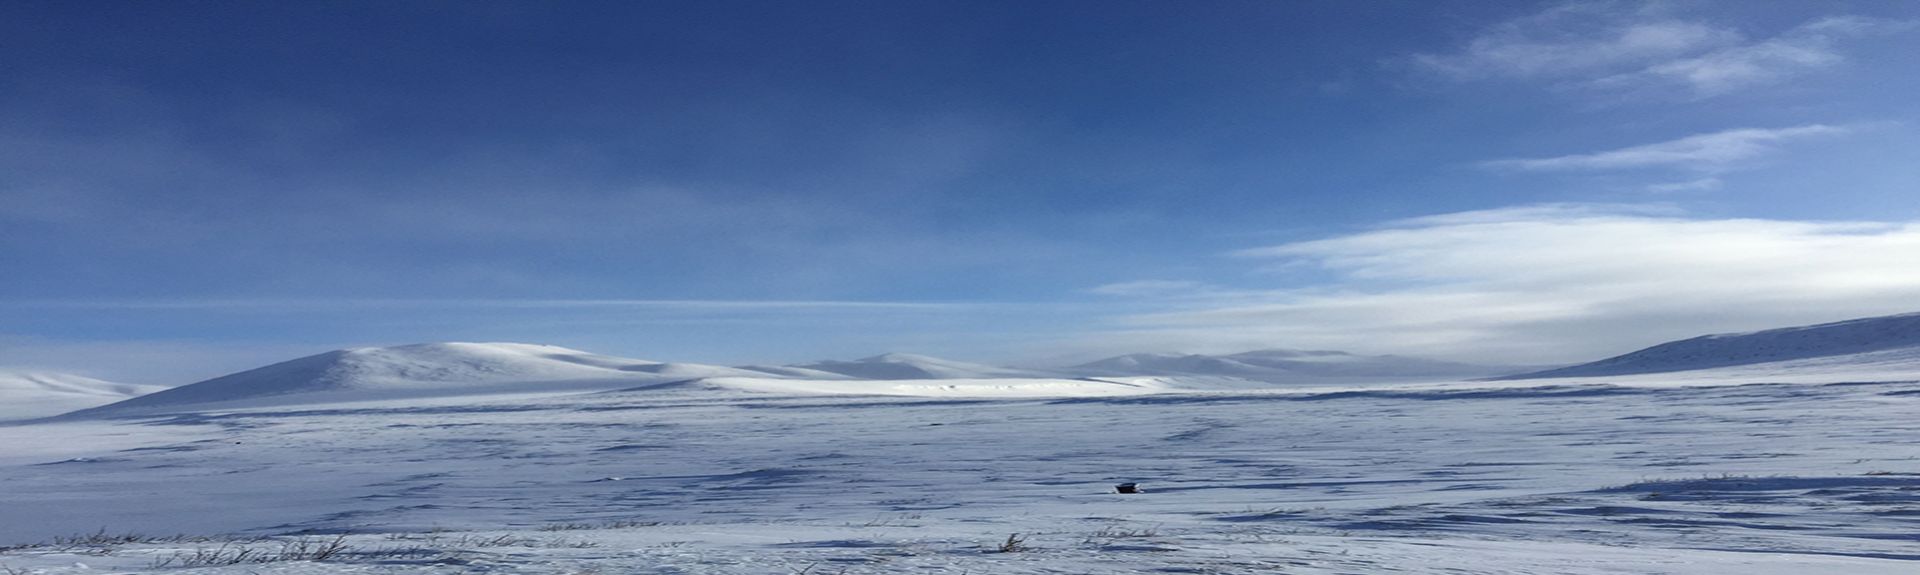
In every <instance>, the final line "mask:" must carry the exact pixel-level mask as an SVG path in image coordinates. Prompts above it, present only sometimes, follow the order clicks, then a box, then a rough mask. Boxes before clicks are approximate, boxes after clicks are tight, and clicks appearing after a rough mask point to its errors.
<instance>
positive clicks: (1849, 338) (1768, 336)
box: [1494, 313, 1920, 380]
mask: <svg viewBox="0 0 1920 575" xmlns="http://www.w3.org/2000/svg"><path fill="white" fill-rule="evenodd" d="M1911 347H1920V313H1907V314H1899V315H1890V316H1880V317H1870V318H1861V319H1851V320H1846V321H1837V322H1832V323H1822V324H1815V325H1806V326H1796V327H1784V328H1777V329H1768V330H1762V331H1754V332H1746V333H1723V334H1713V335H1703V336H1700V337H1695V338H1690V339H1683V340H1678V341H1671V342H1667V343H1663V344H1660V345H1656V346H1653V347H1649V348H1646V349H1642V350H1639V351H1635V352H1632V353H1627V354H1624V355H1618V356H1614V357H1610V358H1607V359H1602V360H1600V361H1595V362H1591V363H1583V364H1580V365H1574V366H1569V367H1562V368H1558V369H1549V370H1545V371H1536V372H1531V373H1522V374H1518V375H1509V376H1505V377H1499V378H1494V379H1499V380H1514V379H1538V378H1548V377H1595V376H1613V375H1633V374H1641V373H1663V372H1670V371H1690V370H1697V369H1712V368H1718V367H1733V366H1740V365H1750V364H1759V363H1771V362H1778V361H1791V360H1800V359H1811V358H1819V357H1831V356H1843V355H1854V354H1866V353H1874V352H1882V351H1887V350H1893V349H1901V348H1911Z"/></svg>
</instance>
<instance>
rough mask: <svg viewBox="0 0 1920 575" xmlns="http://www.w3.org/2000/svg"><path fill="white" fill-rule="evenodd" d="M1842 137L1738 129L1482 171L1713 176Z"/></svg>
mask: <svg viewBox="0 0 1920 575" xmlns="http://www.w3.org/2000/svg"><path fill="white" fill-rule="evenodd" d="M1848 131H1849V130H1848V129H1847V128H1843V127H1838V126H1827V125H1822V124H1811V125H1806V126H1795V127H1791V128H1778V129H1761V128H1742V129H1737V130H1726V131H1721V132H1713V133H1709V134H1695V135H1692V136H1687V137H1684V138H1680V139H1677V140H1669V141H1665V142H1658V143H1653V144H1643V145H1639V146H1630V147H1626V148H1620V149H1617V150H1608V151H1604V152H1595V153H1591V154H1573V155H1567V156H1555V157H1549V158H1514V159H1505V160H1493V161H1490V162H1486V163H1485V164H1483V165H1485V166H1487V167H1491V168H1511V169H1517V170H1527V171H1594V170H1619V169H1633V168H1685V169H1693V170H1700V171H1707V172H1714V171H1720V170H1724V169H1726V168H1728V167H1730V166H1733V165H1734V164H1737V163H1739V162H1742V161H1745V160H1749V159H1752V158H1754V157H1757V156H1760V155H1762V154H1765V153H1767V152H1769V151H1771V150H1773V149H1774V144H1778V143H1780V142H1785V141H1788V140H1794V139H1800V138H1806V137H1812V136H1826V135H1838V134H1845V133H1847V132H1848Z"/></svg>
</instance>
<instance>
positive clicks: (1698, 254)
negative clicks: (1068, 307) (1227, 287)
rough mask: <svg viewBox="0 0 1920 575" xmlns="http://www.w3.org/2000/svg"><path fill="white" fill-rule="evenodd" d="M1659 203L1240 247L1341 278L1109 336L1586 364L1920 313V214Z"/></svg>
mask: <svg viewBox="0 0 1920 575" xmlns="http://www.w3.org/2000/svg"><path fill="white" fill-rule="evenodd" d="M1663 211H1664V210H1660V209H1653V210H1647V209H1640V208H1628V209H1616V208H1612V207H1606V206H1567V205H1548V206H1528V207H1520V208H1511V209H1500V210H1488V211H1479V212H1466V213H1461V214H1448V215H1444V216H1438V217H1432V218H1421V219H1416V220H1407V221H1403V222H1399V223H1396V224H1394V225H1391V226H1388V227H1385V228H1381V229H1377V230H1373V231H1368V232H1363V233H1357V234H1352V235H1347V236H1340V237H1334V238H1328V239H1323V240H1316V241H1307V242H1298V243H1290V244H1283V245H1278V246H1271V247H1266V248H1259V249H1254V250H1247V251H1244V252H1241V253H1239V254H1237V255H1240V256H1242V257H1247V258H1255V259H1260V260H1266V261H1276V262H1288V263H1299V262H1306V263H1310V264H1312V265H1317V266H1320V267H1322V268H1324V269H1326V270H1328V271H1330V272H1332V273H1334V274H1336V277H1337V280H1336V281H1334V282H1333V283H1331V284H1329V285H1326V286H1324V287H1318V288H1311V289H1299V290H1280V291H1269V292H1265V293H1264V294H1263V295H1262V296H1261V297H1259V298H1257V299H1258V301H1253V300H1252V298H1249V297H1248V296H1247V295H1246V294H1244V293H1242V294H1236V295H1235V296H1234V297H1232V298H1231V299H1228V300H1212V301H1202V302H1196V301H1180V302H1178V303H1177V304H1176V305H1177V306H1178V307H1177V309H1176V310H1175V311H1167V312H1160V313H1151V314H1142V315H1135V316H1131V317H1129V318H1127V319H1126V321H1125V325H1126V328H1125V329H1122V330H1119V333H1111V334H1103V335H1102V337H1105V338H1108V339H1109V340H1110V341H1122V342H1128V343H1129V345H1134V346H1140V347H1142V348H1144V349H1152V348H1156V347H1157V348H1167V349H1218V348H1221V347H1238V348H1241V349H1245V348H1249V347H1258V346H1283V347H1301V348H1332V349H1349V350H1354V351H1363V352H1390V353H1405V354H1411V355H1424V356H1433V357H1448V358H1455V359H1464V360H1474V361H1494V362H1522V363H1543V362H1574V361H1585V360H1592V359H1598V358H1600V357H1603V356H1607V355H1612V354H1617V353H1623V352H1626V351H1631V350H1633V349H1636V348H1639V347H1643V346H1646V345H1652V344H1655V343H1659V342H1662V341H1666V340H1671V339H1676V338H1681V337H1688V336H1693V335H1699V334H1701V333H1706V332H1716V331H1737V330H1750V329H1760V328H1767V327H1778V326H1786V325H1796V324H1803V323H1813V322H1819V321H1830V320H1838V319H1845V318H1850V317H1864V316H1872V315H1882V314H1890V313H1899V312H1907V311H1916V310H1920V222H1912V223H1878V222H1801V221H1783V220H1758V219H1708V218H1697V217H1686V216H1679V215H1661V212H1663ZM1255 342H1258V345H1255Z"/></svg>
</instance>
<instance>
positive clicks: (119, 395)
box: [0, 371, 166, 421]
mask: <svg viewBox="0 0 1920 575" xmlns="http://www.w3.org/2000/svg"><path fill="white" fill-rule="evenodd" d="M162 389H166V388H165V387H162V386H158V385H138V384H131V383H113V382H107V381H101V380H98V379H93V378H90V377H81V376H78V375H71V374H65V373H50V372H37V371H0V421H12V420H21V419H34V418H39V417H48V416H53V415H59V414H62V413H66V412H69V411H73V410H76V409H86V408H89V407H94V406H99V405H106V404H109V403H113V402H116V401H121V400H124V399H127V398H130V397H134V396H137V395H144V394H148V393H153V392H156V391H160V390H162Z"/></svg>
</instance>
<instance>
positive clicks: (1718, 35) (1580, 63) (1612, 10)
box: [1411, 4, 1742, 80]
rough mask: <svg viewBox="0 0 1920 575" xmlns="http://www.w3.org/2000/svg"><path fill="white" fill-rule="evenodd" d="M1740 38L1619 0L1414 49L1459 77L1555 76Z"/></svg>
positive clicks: (1425, 61)
mask: <svg viewBox="0 0 1920 575" xmlns="http://www.w3.org/2000/svg"><path fill="white" fill-rule="evenodd" d="M1741 40H1742V37H1741V35H1740V34H1739V33H1738V32H1736V31H1733V30H1729V29H1725V28H1719V27H1714V26H1709V25H1706V24H1701V23H1696V22H1684V21H1679V20H1672V19H1665V18H1648V17H1645V16H1644V15H1642V14H1639V13H1637V12H1633V11H1621V10H1619V9H1617V5H1614V4H1562V5H1559V6H1555V7H1552V8H1548V9H1547V10H1545V11H1542V12H1540V13H1537V14H1531V15H1528V16H1524V17H1521V18H1517V19H1514V20H1510V21H1507V22H1502V23H1500V24H1497V25H1494V26H1492V27H1490V28H1488V29H1486V30H1484V31H1482V32H1481V33H1480V34H1479V35H1477V36H1475V37H1474V38H1473V39H1472V40H1470V41H1468V43H1467V45H1466V46H1465V47H1463V48H1462V49H1461V50H1460V51H1459V52H1456V53H1451V54H1415V55H1414V56H1412V58H1411V61H1412V62H1413V63H1414V65H1415V66H1417V67H1419V68H1421V69H1424V70H1427V71H1429V72H1434V73H1437V74H1440V75H1442V76H1445V77H1448V78H1451V79H1454V80H1478V79H1485V78H1502V77H1507V78H1554V77H1564V76H1574V75H1580V74H1591V73H1594V72H1595V71H1601V70H1613V69H1619V68H1622V67H1643V66H1646V65H1648V64H1649V63H1651V62H1660V61H1668V60H1672V59H1675V58H1679V57H1684V56H1687V55H1692V54H1698V53H1701V52H1704V51H1706V50H1709V49H1711V48H1714V47H1719V46H1728V45H1733V44H1736V43H1738V42H1740V41H1741Z"/></svg>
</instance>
